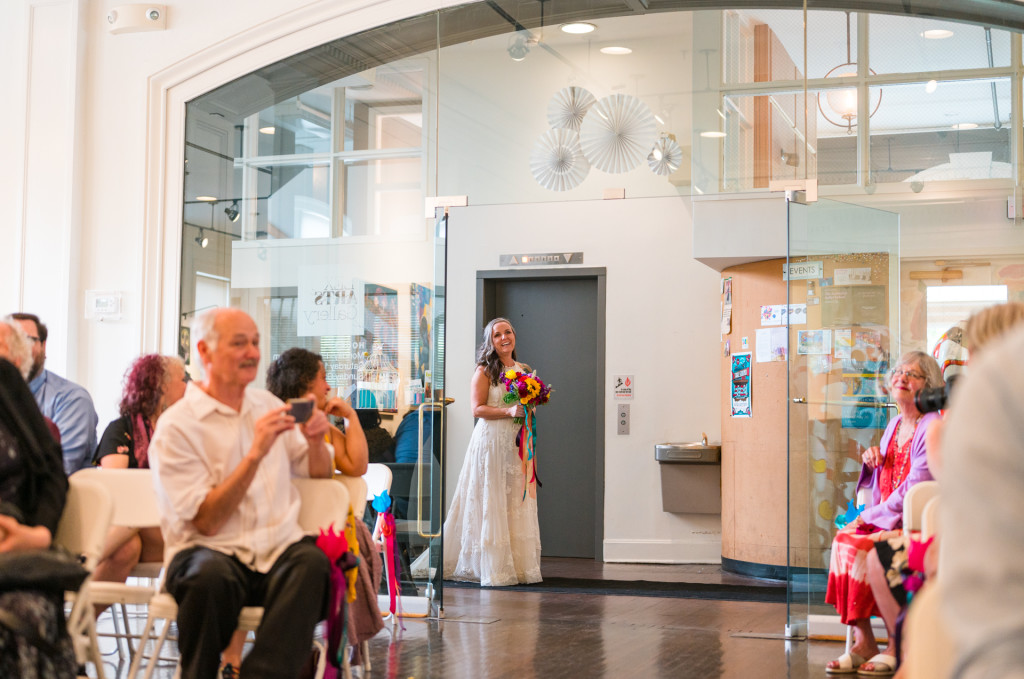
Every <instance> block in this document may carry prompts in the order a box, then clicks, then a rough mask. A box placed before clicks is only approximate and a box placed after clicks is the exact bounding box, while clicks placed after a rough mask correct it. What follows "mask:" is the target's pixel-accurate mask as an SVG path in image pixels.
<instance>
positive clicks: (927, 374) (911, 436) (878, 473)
mask: <svg viewBox="0 0 1024 679" xmlns="http://www.w3.org/2000/svg"><path fill="white" fill-rule="evenodd" d="M942 384H943V382H942V373H941V372H940V370H939V365H938V363H936V361H935V359H934V358H932V357H931V356H929V355H928V354H926V353H924V352H923V351H910V352H907V353H905V354H903V356H901V357H900V360H899V362H897V364H896V367H895V368H894V369H893V371H892V373H891V375H890V379H889V392H890V394H891V396H892V398H893V400H894V401H895V402H896V406H897V408H898V409H899V414H898V415H897V416H896V417H894V418H893V419H892V420H891V421H890V422H889V425H888V426H887V427H886V429H885V432H884V433H883V434H882V440H881V443H880V445H879V446H873V447H871V448H868V449H867V450H865V451H864V453H863V454H862V455H861V461H862V462H863V467H862V468H861V473H860V478H859V479H858V481H857V492H858V493H859V492H860V491H861V490H862V489H865V490H867V491H868V500H867V503H866V505H867V506H866V508H865V509H864V511H862V512H861V514H860V516H858V517H857V518H856V519H854V520H853V521H851V522H850V523H849V524H848V525H847V526H846V527H844V528H843V529H842V530H840V531H839V533H838V534H837V535H836V537H835V539H834V540H833V541H832V556H831V560H830V562H829V573H828V591H827V593H826V595H825V601H826V602H828V603H830V604H833V605H834V606H835V607H836V611H837V612H838V613H839V616H840V619H841V620H842V622H843V624H846V625H851V626H853V631H854V643H853V646H851V647H850V649H849V651H848V652H846V653H844V654H843V655H841V656H840V657H839V658H837V659H836V660H833V661H831V662H829V663H828V665H826V667H825V671H826V672H828V673H829V674H853V673H855V672H858V670H859V671H860V673H862V674H872V675H880V676H886V675H890V674H892V673H893V672H894V671H895V665H896V661H895V658H894V657H893V654H891V653H880V652H879V649H878V644H877V643H876V641H875V636H874V633H873V632H872V630H871V621H870V619H871V616H872V615H879V610H878V606H877V604H876V603H875V598H874V596H873V595H872V593H871V586H870V584H869V583H868V580H867V563H868V555H869V554H870V553H871V552H872V551H873V550H874V548H875V544H876V543H877V542H879V541H881V540H888V539H890V538H893V537H896V536H899V535H901V534H902V527H903V498H904V497H905V496H906V494H907V490H908V489H909V488H911V487H912V486H913V485H914V484H916V483H919V482H921V481H928V480H930V479H931V478H932V475H931V472H930V471H929V470H928V459H927V454H926V445H925V437H926V435H927V432H928V428H929V426H930V425H931V424H932V422H934V421H936V420H937V419H938V418H939V415H938V413H921V412H920V411H919V410H918V409H917V405H916V404H915V397H916V396H917V394H918V392H920V391H921V390H922V389H924V388H926V387H927V388H933V387H941V386H942ZM862 666H865V667H863V668H862Z"/></svg>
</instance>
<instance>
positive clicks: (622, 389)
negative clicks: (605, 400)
mask: <svg viewBox="0 0 1024 679" xmlns="http://www.w3.org/2000/svg"><path fill="white" fill-rule="evenodd" d="M634 388H635V385H634V384H633V376H632V375H615V376H614V377H612V393H613V394H614V397H613V398H614V400H616V401H632V400H633V391H634Z"/></svg>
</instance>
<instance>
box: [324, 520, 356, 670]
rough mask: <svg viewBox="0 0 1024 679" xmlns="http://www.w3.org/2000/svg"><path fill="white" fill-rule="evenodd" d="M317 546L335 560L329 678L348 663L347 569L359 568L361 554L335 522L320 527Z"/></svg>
mask: <svg viewBox="0 0 1024 679" xmlns="http://www.w3.org/2000/svg"><path fill="white" fill-rule="evenodd" d="M316 546H317V547H319V548H320V549H321V551H323V553H324V554H326V555H327V559H328V560H329V561H330V562H331V573H330V581H329V586H328V595H327V596H328V608H327V669H326V671H325V673H324V677H325V679H336V677H337V676H338V669H339V668H341V666H342V664H343V663H344V655H343V654H344V653H345V651H346V649H347V648H348V629H347V628H348V611H347V610H346V608H345V603H346V599H347V598H348V597H347V596H346V593H347V592H348V589H349V587H348V583H347V581H346V577H347V572H348V571H355V568H356V566H357V565H358V563H359V557H357V556H356V555H355V554H353V553H352V552H351V551H349V541H348V539H346V537H345V535H344V533H339V532H337V531H336V530H334V524H333V523H332V524H331V525H330V526H329V527H328V528H327V530H326V531H325V530H323V529H320V536H319V537H318V538H317V539H316Z"/></svg>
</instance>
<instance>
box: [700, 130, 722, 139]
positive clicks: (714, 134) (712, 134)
mask: <svg viewBox="0 0 1024 679" xmlns="http://www.w3.org/2000/svg"><path fill="white" fill-rule="evenodd" d="M700 136H702V137H707V138H708V139H721V138H722V137H724V136H725V132H718V131H716V130H708V131H707V132H701V133H700Z"/></svg>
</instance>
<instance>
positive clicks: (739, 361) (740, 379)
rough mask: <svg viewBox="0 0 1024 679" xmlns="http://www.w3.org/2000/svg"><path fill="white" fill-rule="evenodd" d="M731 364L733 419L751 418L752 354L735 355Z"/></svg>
mask: <svg viewBox="0 0 1024 679" xmlns="http://www.w3.org/2000/svg"><path fill="white" fill-rule="evenodd" d="M730 363H731V369H730V371H729V372H730V378H729V382H730V384H729V395H730V401H731V402H732V407H731V414H732V416H733V417H750V416H751V410H750V380H751V374H750V353H749V352H747V353H743V354H733V355H732V361H731V362H730Z"/></svg>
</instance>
